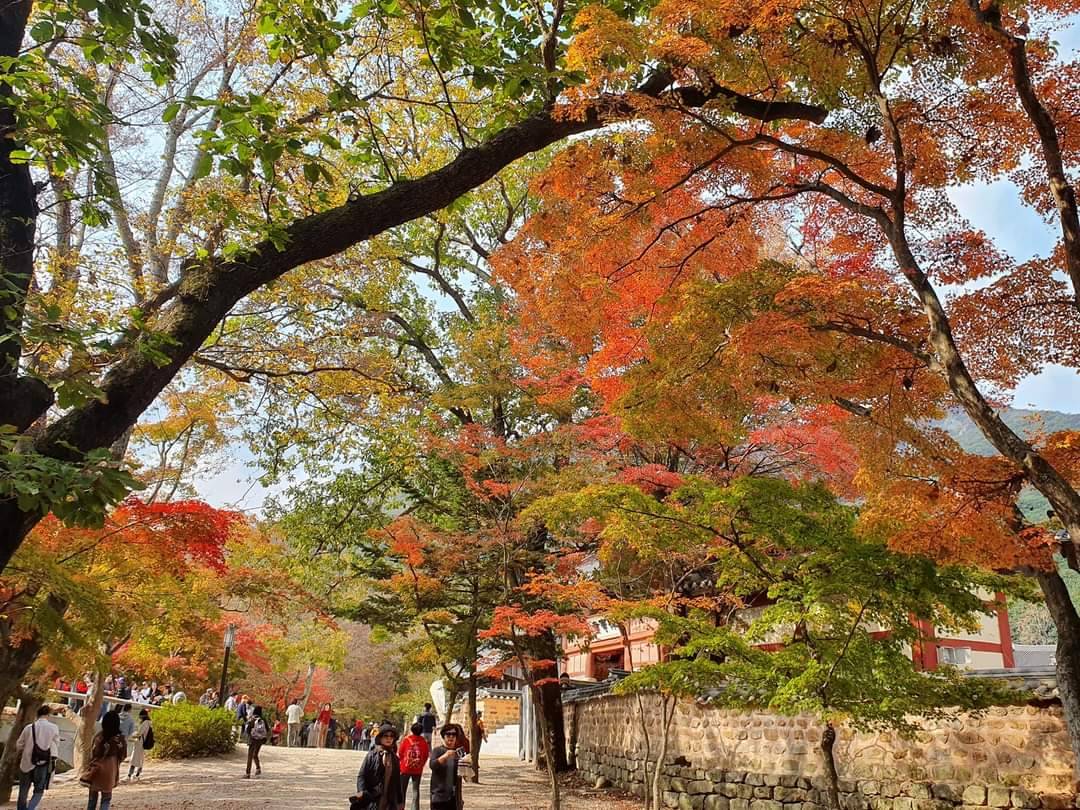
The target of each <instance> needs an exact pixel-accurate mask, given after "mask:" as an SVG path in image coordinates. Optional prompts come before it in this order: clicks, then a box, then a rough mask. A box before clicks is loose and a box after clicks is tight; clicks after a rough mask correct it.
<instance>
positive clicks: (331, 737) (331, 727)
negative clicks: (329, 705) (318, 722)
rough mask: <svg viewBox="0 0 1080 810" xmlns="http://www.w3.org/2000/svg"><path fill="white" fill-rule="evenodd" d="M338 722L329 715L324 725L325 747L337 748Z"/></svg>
mask: <svg viewBox="0 0 1080 810" xmlns="http://www.w3.org/2000/svg"><path fill="white" fill-rule="evenodd" d="M337 732H338V721H337V718H336V717H334V716H333V715H331V717H330V720H329V722H328V723H327V724H326V747H327V748H337V747H338V738H337Z"/></svg>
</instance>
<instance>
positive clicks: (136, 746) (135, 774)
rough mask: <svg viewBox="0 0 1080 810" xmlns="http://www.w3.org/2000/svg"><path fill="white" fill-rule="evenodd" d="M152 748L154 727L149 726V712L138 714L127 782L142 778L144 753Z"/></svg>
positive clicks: (143, 711)
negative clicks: (137, 729) (136, 730)
mask: <svg viewBox="0 0 1080 810" xmlns="http://www.w3.org/2000/svg"><path fill="white" fill-rule="evenodd" d="M153 747H154V727H153V726H152V725H150V712H148V711H147V710H146V709H143V710H142V711H140V712H139V731H138V733H137V734H136V736H135V740H134V741H133V742H132V752H131V762H130V763H129V764H128V775H127V778H128V781H129V782H130V781H131V780H132V779H134V780H135V781H138V780H139V779H140V778H141V777H142V769H143V763H144V762H145V761H146V752H147V751H149V750H150V749H151V748H153Z"/></svg>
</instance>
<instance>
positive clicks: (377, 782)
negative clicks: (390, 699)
mask: <svg viewBox="0 0 1080 810" xmlns="http://www.w3.org/2000/svg"><path fill="white" fill-rule="evenodd" d="M397 740H398V731H397V729H396V728H394V726H392V725H391V724H390V723H383V724H382V725H381V726H379V731H378V734H377V735H376V737H375V745H373V746H372V749H371V751H369V752H368V755H367V756H366V757H364V764H363V765H362V766H361V767H360V773H358V774H357V775H356V798H357V799H359V801H355V800H354V801H353V802H352V805H353V807H356V808H361V809H362V810H403V808H404V807H405V791H404V789H403V785H402V781H401V765H400V763H399V762H398V758H397V750H396V749H397Z"/></svg>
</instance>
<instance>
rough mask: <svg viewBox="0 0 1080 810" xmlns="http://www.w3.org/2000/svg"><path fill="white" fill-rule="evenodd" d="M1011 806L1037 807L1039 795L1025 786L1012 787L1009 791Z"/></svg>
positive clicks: (1030, 809)
mask: <svg viewBox="0 0 1080 810" xmlns="http://www.w3.org/2000/svg"><path fill="white" fill-rule="evenodd" d="M1010 798H1011V799H1012V806H1013V807H1023V808H1027V809H1028V810H1032V808H1035V807H1038V806H1039V805H1040V804H1042V802H1041V801H1040V800H1039V797H1038V796H1037V795H1035V794H1034V793H1032V792H1031V791H1030V790H1026V789H1025V788H1013V789H1012V792H1011V793H1010Z"/></svg>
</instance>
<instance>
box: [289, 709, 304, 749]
mask: <svg viewBox="0 0 1080 810" xmlns="http://www.w3.org/2000/svg"><path fill="white" fill-rule="evenodd" d="M303 720H304V710H303V709H301V708H300V702H299V701H297V700H294V701H293V702H292V703H290V704H289V708H287V709H286V710H285V722H286V723H288V724H289V736H288V739H287V741H286V743H285V744H286V745H288V746H289V748H292V747H294V746H297V745H299V744H300V724H301V723H302V722H303Z"/></svg>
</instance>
